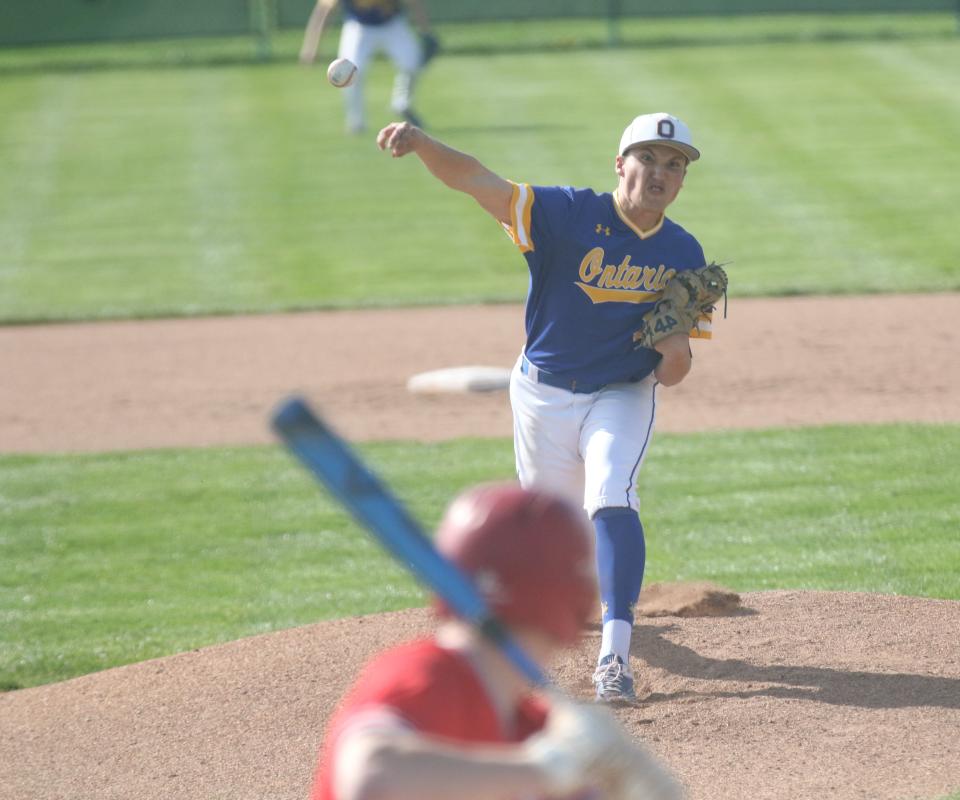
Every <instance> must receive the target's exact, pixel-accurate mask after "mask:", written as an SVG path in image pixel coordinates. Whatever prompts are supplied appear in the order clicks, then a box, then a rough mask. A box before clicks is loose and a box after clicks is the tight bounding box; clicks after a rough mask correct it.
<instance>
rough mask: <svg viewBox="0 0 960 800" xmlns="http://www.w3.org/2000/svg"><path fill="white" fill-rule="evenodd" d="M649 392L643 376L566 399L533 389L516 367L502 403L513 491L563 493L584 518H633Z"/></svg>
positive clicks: (649, 417)
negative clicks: (617, 514) (509, 415)
mask: <svg viewBox="0 0 960 800" xmlns="http://www.w3.org/2000/svg"><path fill="white" fill-rule="evenodd" d="M656 386H657V381H656V379H655V378H654V377H653V375H650V376H648V377H647V378H645V379H644V380H642V381H638V382H637V383H617V384H611V385H610V386H608V387H607V388H605V389H602V390H600V391H599V392H596V393H594V394H574V393H573V392H568V391H566V390H565V389H557V388H555V387H553V386H547V385H546V384H543V383H537V382H535V381H534V380H532V379H531V378H530V377H528V376H527V375H524V374H523V373H522V372H521V371H520V362H519V361H518V362H517V365H516V366H515V367H514V369H513V373H512V374H511V376H510V404H511V405H512V407H513V446H514V451H515V453H516V459H517V475H518V477H519V478H520V484H521V485H522V486H533V485H537V486H542V487H544V488H546V489H550V490H552V491H555V492H558V493H560V494H563V495H564V496H566V497H568V498H570V499H571V500H572V501H573V502H575V503H576V504H577V505H581V504H582V505H583V508H584V509H585V510H586V512H587V514H588V515H589V516H591V517H592V516H593V515H594V514H595V513H596V512H597V511H598V510H599V509H601V508H616V507H621V508H622V507H630V508H632V509H634V510H635V511H639V510H640V503H639V500H638V498H637V475H638V474H639V472H640V467H641V466H643V460H644V458H645V457H646V454H647V448H648V446H649V444H650V439H651V438H652V436H653V427H654V420H655V418H656Z"/></svg>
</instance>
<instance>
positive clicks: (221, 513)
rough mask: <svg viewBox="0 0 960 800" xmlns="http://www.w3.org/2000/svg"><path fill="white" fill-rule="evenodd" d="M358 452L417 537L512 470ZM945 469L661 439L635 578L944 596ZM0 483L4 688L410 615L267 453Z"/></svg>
mask: <svg viewBox="0 0 960 800" xmlns="http://www.w3.org/2000/svg"><path fill="white" fill-rule="evenodd" d="M363 451H364V452H365V453H366V454H367V456H368V458H369V460H370V463H371V464H373V465H374V467H375V469H376V470H377V471H379V472H381V473H382V474H383V475H384V477H385V478H386V479H387V480H388V482H389V483H390V484H391V485H392V486H393V487H394V489H395V491H396V492H397V494H398V495H399V496H401V497H402V498H404V499H405V500H406V501H407V502H408V503H409V504H410V506H411V509H412V510H413V512H414V513H415V514H416V515H417V516H419V517H420V518H421V519H422V520H423V521H424V522H425V524H426V525H428V526H430V527H432V526H434V525H435V524H436V522H437V521H438V519H439V516H440V514H441V511H442V508H443V506H444V505H445V503H446V502H447V500H448V498H449V497H451V496H452V495H453V494H454V493H455V492H456V491H458V490H459V489H460V488H462V487H464V486H467V485H469V484H472V483H475V482H477V481H480V480H486V479H493V478H509V477H510V476H511V475H512V471H513V458H512V451H511V446H510V444H509V442H507V441H502V440H466V441H458V442H450V443H445V444H430V445H428V444H405V443H395V444H376V445H369V446H365V447H364V448H363ZM958 472H960V426H921V425H898V426H877V427H853V428H844V427H826V428H814V429H806V430H774V431H756V432H727V433H717V434H711V435H685V436H679V435H663V436H661V437H659V439H658V441H657V443H656V446H655V447H654V448H653V449H652V451H651V454H650V456H649V460H648V463H647V464H646V465H645V467H644V472H643V476H642V481H643V484H642V497H643V498H644V503H645V505H644V509H643V517H644V520H645V525H646V529H647V537H648V550H649V559H648V571H647V581H648V582H651V581H661V580H697V579H709V580H715V581H717V582H719V583H721V584H723V585H726V586H729V587H731V588H733V589H736V590H740V591H746V590H763V589H773V588H799V589H826V590H854V591H871V592H885V593H898V594H907V595H917V596H927V597H939V598H950V599H957V600H960V578H958V575H960V540H958V538H957V535H956V532H957V530H958V528H960V499H958V498H957V495H956V491H955V489H956V486H955V483H956V482H955V479H954V476H956V475H957V474H958ZM0 487H3V488H2V496H0V531H2V532H3V533H2V534H0V547H2V551H3V553H4V560H5V569H4V570H3V572H2V573H0V623H2V624H0V687H2V688H5V689H13V688H18V687H24V686H31V685H36V684H40V683H46V682H51V681H57V680H63V679H65V678H69V677H72V676H75V675H79V674H83V673H87V672H91V671H95V670H99V669H104V668H106V667H110V666H113V665H117V664H122V663H128V662H134V661H139V660H143V659H146V658H151V657H155V656H162V655H168V654H171V653H175V652H181V651H184V650H188V649H191V648H194V647H198V646H201V645H205V644H211V643H214V642H222V641H228V640H231V639H235V638H238V637H241V636H246V635H251V634H256V633H261V632H264V631H268V630H275V629H281V628H287V627H293V626H296V625H301V624H306V623H310V622H314V621H316V620H320V619H328V618H336V617H344V616H350V615H355V614H365V613H373V612H379V611H385V610H392V609H398V608H403V607H409V606H412V605H419V604H422V603H423V602H424V594H423V593H422V592H421V591H420V590H419V588H418V587H416V586H415V585H414V584H413V583H412V581H411V580H410V578H409V577H408V576H407V575H406V574H405V573H404V572H403V571H402V570H401V569H400V568H398V567H396V566H394V565H393V563H392V562H390V561H389V560H388V558H387V557H386V556H384V555H383V554H382V553H381V552H380V551H379V549H378V548H377V546H376V545H374V544H372V543H371V542H369V541H368V540H367V538H366V536H365V535H364V534H363V533H362V532H361V531H360V530H359V529H358V528H357V527H356V526H355V525H354V524H353V523H352V522H350V521H349V520H348V518H347V517H346V516H345V514H344V512H343V511H341V509H340V507H339V506H338V505H336V504H335V503H334V502H333V501H331V500H330V499H328V498H327V497H326V495H325V494H324V493H322V492H321V491H320V490H319V488H317V487H316V486H315V484H314V483H313V482H312V481H311V479H310V478H309V477H308V476H307V475H306V473H303V472H302V471H301V470H300V468H299V467H298V466H297V465H295V464H294V463H293V462H292V461H291V460H290V458H289V457H288V456H287V455H286V454H285V453H284V452H281V451H280V450H279V449H278V448H273V447H244V448H233V449H208V450H158V451H150V452H137V453H119V454H117V453H112V454H102V455H61V456H9V455H8V456H0ZM692 487H697V489H696V491H694V490H693V489H692Z"/></svg>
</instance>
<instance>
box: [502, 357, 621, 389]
mask: <svg viewBox="0 0 960 800" xmlns="http://www.w3.org/2000/svg"><path fill="white" fill-rule="evenodd" d="M520 371H521V372H522V373H523V374H524V375H526V376H527V377H528V378H530V379H531V380H533V381H536V382H537V383H545V384H546V385H547V386H554V387H556V388H557V389H566V390H567V391H568V392H573V393H574V394H593V393H594V392H599V391H600V390H601V389H602V388H603V387H604V386H606V385H607V384H605V383H584V382H582V381H578V380H571V379H570V378H564V377H563V376H561V375H554V374H553V373H552V372H547V371H546V370H543V369H540V367H538V366H537V365H536V364H531V363H530V362H529V360H527V357H526V356H522V357H521V358H520Z"/></svg>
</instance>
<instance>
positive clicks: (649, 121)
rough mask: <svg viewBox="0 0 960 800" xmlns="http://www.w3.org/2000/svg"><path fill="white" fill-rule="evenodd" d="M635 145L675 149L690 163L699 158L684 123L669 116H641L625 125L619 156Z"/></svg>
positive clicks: (661, 114)
mask: <svg viewBox="0 0 960 800" xmlns="http://www.w3.org/2000/svg"><path fill="white" fill-rule="evenodd" d="M637 144H664V145H667V146H668V147H674V148H676V149H677V150H679V151H680V152H681V153H683V154H684V155H685V156H686V157H687V158H689V159H690V160H691V161H696V160H697V159H698V158H700V151H699V150H697V148H696V147H694V146H693V142H692V141H691V140H690V129H689V128H688V127H687V126H686V123H684V122H683V121H682V120H679V119H677V118H676V117H674V116H671V115H670V114H663V113H660V114H641V115H640V116H639V117H637V118H636V119H635V120H634V121H633V122H631V123H630V124H629V125H627V129H626V130H625V131H624V132H623V136H621V137H620V155H623V154H624V153H626V152H627V150H629V149H630V148H631V147H633V146H634V145H637Z"/></svg>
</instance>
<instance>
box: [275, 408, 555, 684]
mask: <svg viewBox="0 0 960 800" xmlns="http://www.w3.org/2000/svg"><path fill="white" fill-rule="evenodd" d="M271 425H272V427H273V430H274V431H275V432H276V433H277V435H278V436H279V437H280V438H281V439H282V440H283V442H284V444H286V446H287V447H288V448H289V449H290V450H291V451H292V452H293V454H294V455H295V456H296V457H297V458H298V459H299V460H300V461H301V463H302V464H303V465H304V466H305V467H306V468H307V470H308V471H309V472H310V473H311V474H312V475H313V476H314V477H315V478H316V479H317V480H318V481H319V482H320V483H322V484H324V485H325V486H326V487H327V489H328V490H329V491H330V493H331V494H332V495H333V496H334V497H335V498H336V499H337V500H338V501H340V503H342V504H343V505H344V506H346V508H347V509H348V510H349V511H350V512H351V513H352V514H353V516H354V517H355V518H356V519H357V521H358V522H360V523H361V524H362V525H363V526H364V527H365V528H366V529H367V531H369V532H370V533H371V534H372V535H373V536H374V538H375V539H376V540H377V541H378V542H379V543H380V544H381V545H382V546H383V547H384V548H386V550H387V551H388V552H390V554H391V555H393V557H394V558H396V559H397V560H398V561H399V562H400V563H401V564H403V566H404V567H406V568H407V569H408V570H409V571H410V572H411V573H412V574H413V575H414V577H416V578H417V580H419V581H420V582H421V583H422V584H424V585H425V586H426V587H427V588H428V589H430V590H431V591H432V592H433V593H434V594H436V595H437V596H438V597H440V598H441V599H442V600H443V601H444V602H445V603H446V604H447V606H448V607H449V608H450V609H451V610H452V611H453V612H454V613H455V614H456V615H457V616H459V617H460V618H461V619H464V620H466V621H467V622H468V623H470V624H471V625H473V626H475V627H476V628H477V629H478V630H479V631H480V632H481V633H482V634H483V635H484V636H485V637H486V638H487V639H489V640H490V641H491V642H493V644H494V645H495V646H496V647H498V648H499V649H500V651H501V652H502V653H503V655H504V656H505V657H506V658H507V659H508V660H509V661H510V663H511V664H513V666H514V667H516V669H517V670H518V671H519V672H520V674H521V675H523V677H524V678H526V679H527V680H528V681H529V682H530V683H531V684H533V685H534V686H541V687H545V686H548V685H549V684H550V681H549V679H548V678H547V676H546V675H545V673H544V672H543V670H542V669H541V668H540V666H539V665H538V664H537V663H536V662H535V661H534V660H533V659H532V658H530V656H528V655H527V653H526V652H525V651H524V650H523V648H522V647H521V646H520V645H519V644H518V643H517V641H516V640H515V639H514V637H513V636H511V635H510V632H509V631H508V630H507V628H506V627H505V626H504V624H503V623H502V622H501V621H500V620H498V619H497V617H496V616H495V615H494V614H493V612H492V611H491V610H490V607H489V606H488V604H487V602H486V600H485V599H484V598H483V595H481V594H480V592H479V591H478V590H477V588H476V587H475V586H474V584H473V582H472V581H471V580H470V578H469V577H468V576H467V575H466V574H465V573H464V572H463V571H462V570H461V569H460V568H459V567H457V565H456V564H454V563H453V562H452V561H450V560H449V559H447V558H445V557H444V556H443V555H441V554H440V553H439V552H438V551H437V549H436V548H435V547H434V546H433V542H432V541H431V540H430V539H429V538H428V537H427V535H426V534H425V533H424V531H423V528H422V526H421V525H420V524H419V523H418V522H417V521H416V520H415V519H414V518H413V517H412V516H411V515H410V513H409V512H408V511H407V510H406V508H405V507H404V506H403V504H402V503H401V502H400V501H399V500H398V499H397V498H396V497H395V496H394V495H393V494H392V493H391V492H390V490H389V489H388V488H387V486H386V485H385V484H384V483H383V482H382V481H381V480H380V479H379V478H377V476H376V475H375V474H374V473H373V472H372V471H370V470H369V469H368V468H367V467H366V465H365V464H364V463H363V461H362V460H361V459H360V457H359V456H358V455H357V454H356V453H355V452H354V451H353V450H352V449H351V448H350V447H349V446H348V445H347V443H346V442H345V441H344V440H343V439H341V438H340V437H339V436H338V435H337V434H336V433H335V432H334V431H333V430H332V429H331V428H330V427H329V426H328V425H327V424H326V423H325V422H324V421H323V420H321V419H320V418H319V417H318V416H317V415H316V414H314V412H313V411H312V410H311V409H310V407H309V406H308V405H307V403H306V402H305V401H304V400H303V399H302V398H299V397H292V398H289V399H288V400H285V401H284V402H283V403H281V404H280V406H278V408H277V409H276V410H275V411H274V413H273V416H272V419H271Z"/></svg>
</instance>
